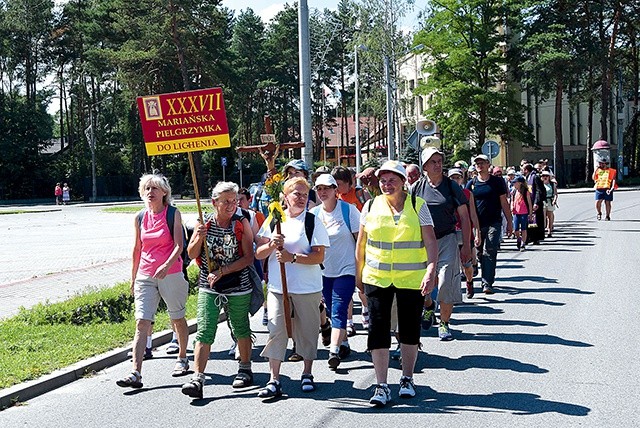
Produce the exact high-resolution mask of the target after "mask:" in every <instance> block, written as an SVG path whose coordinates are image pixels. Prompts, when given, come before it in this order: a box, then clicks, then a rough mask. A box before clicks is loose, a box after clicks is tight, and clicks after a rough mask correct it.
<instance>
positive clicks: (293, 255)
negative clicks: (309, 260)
mask: <svg viewBox="0 0 640 428" xmlns="http://www.w3.org/2000/svg"><path fill="white" fill-rule="evenodd" d="M291 257H292V260H291V263H295V262H296V260H298V255H297V254H296V253H293V254H292V255H291Z"/></svg>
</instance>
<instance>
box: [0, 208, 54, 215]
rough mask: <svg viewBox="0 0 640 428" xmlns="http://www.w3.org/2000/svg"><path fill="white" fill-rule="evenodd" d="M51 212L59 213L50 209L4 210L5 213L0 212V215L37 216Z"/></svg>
mask: <svg viewBox="0 0 640 428" xmlns="http://www.w3.org/2000/svg"><path fill="white" fill-rule="evenodd" d="M53 211H60V208H58V209H51V210H6V211H0V215H4V214H39V213H48V212H53Z"/></svg>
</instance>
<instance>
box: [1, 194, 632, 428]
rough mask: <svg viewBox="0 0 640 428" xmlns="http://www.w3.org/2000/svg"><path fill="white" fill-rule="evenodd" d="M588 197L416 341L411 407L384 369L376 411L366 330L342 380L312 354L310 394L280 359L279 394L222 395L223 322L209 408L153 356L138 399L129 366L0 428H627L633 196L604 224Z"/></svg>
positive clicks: (47, 398) (24, 411) (6, 418)
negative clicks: (127, 379)
mask: <svg viewBox="0 0 640 428" xmlns="http://www.w3.org/2000/svg"><path fill="white" fill-rule="evenodd" d="M592 198H593V197H592V195H591V194H563V195H561V198H560V201H559V204H560V206H561V208H560V209H559V210H558V211H557V218H558V221H557V228H556V232H555V233H554V238H551V239H547V240H545V242H544V243H543V244H542V245H540V246H532V247H531V248H530V249H528V251H526V252H524V253H519V252H516V251H515V244H514V243H513V242H512V241H507V243H506V244H505V245H504V246H503V250H502V251H501V252H500V254H499V256H498V258H499V262H498V275H497V281H496V284H495V285H496V294H495V295H492V296H484V295H479V294H476V297H474V298H473V299H471V300H468V299H466V298H465V304H463V305H460V306H457V307H456V308H455V310H454V316H453V320H452V329H453V333H454V337H455V340H453V341H452V342H440V341H439V340H438V339H437V335H436V331H435V329H432V330H431V331H429V332H426V333H425V334H424V337H423V338H422V345H423V352H421V353H420V356H419V358H418V364H417V367H416V372H417V373H416V375H415V381H416V385H417V392H418V395H417V397H415V398H413V399H408V400H404V399H399V398H397V388H398V387H397V380H398V379H399V377H400V371H399V370H398V365H397V363H392V367H393V368H392V369H391V371H390V375H389V379H390V381H391V383H392V385H391V387H392V393H393V394H394V399H393V402H392V405H390V406H387V407H386V408H384V409H372V408H370V406H369V405H368V403H367V401H368V399H369V397H370V395H371V385H372V384H373V383H374V373H373V367H372V364H371V362H370V359H369V358H368V357H367V355H366V354H365V353H364V352H363V351H364V349H365V347H366V335H365V334H364V333H363V332H361V331H360V332H359V334H358V335H357V336H356V337H355V338H353V339H352V347H353V348H354V350H355V351H357V352H356V353H355V355H354V357H352V358H351V359H349V360H348V361H345V362H343V364H342V365H341V366H340V369H339V370H338V372H331V371H329V370H328V368H327V367H326V358H327V350H326V349H321V350H320V351H319V360H318V361H317V362H316V365H315V369H314V374H315V377H316V382H317V384H318V390H317V391H316V392H314V393H311V394H305V393H303V392H301V391H300V388H299V376H300V373H301V367H302V366H301V363H285V364H284V365H283V375H284V377H283V389H284V392H285V396H284V397H283V398H282V399H280V400H276V401H274V402H270V403H263V402H262V401H261V400H260V399H258V398H257V397H256V392H257V389H258V386H255V387H252V388H247V389H245V390H233V389H232V388H231V387H230V383H231V380H232V378H233V375H234V374H235V372H236V369H237V365H236V363H235V362H234V361H233V360H231V359H229V357H228V356H227V353H226V350H227V349H228V346H229V345H230V339H229V334H228V330H227V329H226V326H224V325H223V326H221V328H220V329H219V332H218V340H217V342H216V343H215V344H214V346H213V348H212V353H211V360H210V362H209V365H208V367H207V374H208V380H207V383H206V385H205V392H204V393H205V398H204V399H203V400H196V401H191V400H190V399H188V398H187V397H186V396H183V395H182V394H181V393H180V385H181V384H182V382H183V381H184V378H182V379H181V378H172V377H170V371H171V368H172V366H173V363H172V358H170V357H169V356H166V355H165V354H164V351H163V349H162V348H160V349H157V350H156V351H155V355H156V358H154V359H153V360H149V361H146V362H145V363H144V370H143V380H144V384H145V386H144V388H143V389H141V390H137V391H133V390H131V391H129V390H123V389H121V388H119V387H117V386H116V385H115V380H116V379H118V378H120V377H122V376H123V375H125V374H126V373H127V371H128V370H129V368H130V363H123V364H119V365H116V366H114V367H111V368H109V369H106V370H104V371H102V372H99V373H94V374H92V375H90V376H87V377H86V378H84V379H81V380H79V381H77V382H74V383H72V384H69V385H67V386H64V387H62V388H59V389H57V390H55V391H53V392H50V393H48V394H45V395H42V396H40V397H38V398H35V399H33V400H31V401H29V402H28V403H26V404H24V405H21V406H17V407H12V408H9V409H7V410H4V411H2V412H0V426H2V427H39V428H41V427H57V426H82V427H105V426H107V427H117V426H179V427H184V428H187V427H202V426H216V427H241V426H245V427H255V426H268V427H283V426H288V427H292V426H303V427H319V426H323V427H355V426H357V427H364V426H371V427H378V426H379V427H389V426H416V425H425V426H429V427H451V426H455V427H481V426H491V427H507V426H508V427H510V428H512V427H538V426H539V427H571V426H581V427H596V426H606V427H628V426H635V424H636V423H637V420H638V417H639V416H640V410H639V408H640V407H639V406H638V399H637V397H639V396H640V382H639V381H638V380H637V379H638V376H637V368H638V367H640V357H639V352H638V350H640V343H639V342H640V340H639V339H638V335H636V334H635V332H636V331H637V325H638V321H639V316H638V307H640V297H639V295H640V293H638V291H637V290H638V287H637V284H635V278H636V277H637V275H636V270H637V266H638V265H639V262H640V260H639V258H640V256H639V254H640V243H639V240H638V239H637V237H638V236H640V235H639V233H640V218H639V216H638V212H639V210H638V207H639V206H640V192H619V193H617V194H616V200H615V202H614V212H613V215H612V218H613V220H612V221H610V222H604V221H601V222H597V221H596V220H595V211H594V208H593V201H592ZM97 242H98V241H96V245H99V244H98V243H97ZM259 318H260V317H259V316H256V317H255V318H254V319H253V320H252V327H253V329H254V332H255V334H256V346H255V349H254V353H253V359H254V366H253V369H254V372H255V377H256V383H257V384H259V385H263V384H264V383H265V382H266V381H267V379H268V375H267V372H268V368H267V363H266V362H265V361H263V360H262V359H261V358H260V357H259V351H260V350H261V349H262V347H263V346H264V343H265V341H266V337H267V334H266V330H265V328H264V327H262V325H261V324H260V320H259ZM34 357H37V355H35V356H34ZM633 397H636V398H633ZM417 418H419V419H417ZM634 421H636V422H634Z"/></svg>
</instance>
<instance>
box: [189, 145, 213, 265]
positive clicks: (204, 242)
mask: <svg viewBox="0 0 640 428" xmlns="http://www.w3.org/2000/svg"><path fill="white" fill-rule="evenodd" d="M187 155H188V156H189V166H190V167H191V181H192V183H193V191H194V193H195V195H196V205H197V206H198V219H199V220H200V224H204V219H203V218H202V207H201V206H200V192H199V191H198V180H197V179H196V168H195V166H194V163H193V154H192V153H191V152H188V153H187ZM202 247H203V248H204V254H205V256H206V257H207V267H208V268H209V273H211V269H212V266H211V257H209V249H208V248H207V239H206V238H205V239H203V240H202Z"/></svg>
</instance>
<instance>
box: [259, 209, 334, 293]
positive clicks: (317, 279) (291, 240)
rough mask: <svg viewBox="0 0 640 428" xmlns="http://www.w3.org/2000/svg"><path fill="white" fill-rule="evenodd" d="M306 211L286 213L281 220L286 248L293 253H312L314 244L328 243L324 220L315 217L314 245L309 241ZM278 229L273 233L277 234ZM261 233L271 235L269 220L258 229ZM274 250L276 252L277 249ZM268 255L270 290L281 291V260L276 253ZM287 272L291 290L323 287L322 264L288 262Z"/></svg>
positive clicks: (314, 289)
mask: <svg viewBox="0 0 640 428" xmlns="http://www.w3.org/2000/svg"><path fill="white" fill-rule="evenodd" d="M306 213H307V212H306V211H303V212H302V214H300V215H299V216H298V217H287V219H286V221H284V222H282V234H283V235H284V248H285V249H286V250H287V251H289V252H290V253H295V254H309V253H311V247H316V246H323V247H329V245H330V244H329V235H327V229H325V227H324V225H323V224H322V222H321V221H320V220H319V219H318V218H317V217H315V225H314V228H313V235H312V237H311V245H309V242H308V241H307V234H306V232H305V228H304V218H305V215H306ZM275 232H276V231H275V229H274V231H273V233H274V234H275ZM258 236H260V237H263V238H271V226H270V225H269V223H267V222H266V221H265V222H264V223H263V224H262V227H261V228H260V230H259V231H258ZM274 253H275V252H274ZM274 253H272V254H271V255H270V256H269V261H268V269H269V284H268V288H269V291H272V292H274V293H278V294H282V284H281V282H280V264H279V263H278V259H277V258H276V256H275V254H274ZM285 269H286V272H287V290H289V293H292V294H310V293H317V292H318V291H322V269H320V265H319V264H317V265H303V264H300V263H285Z"/></svg>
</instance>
